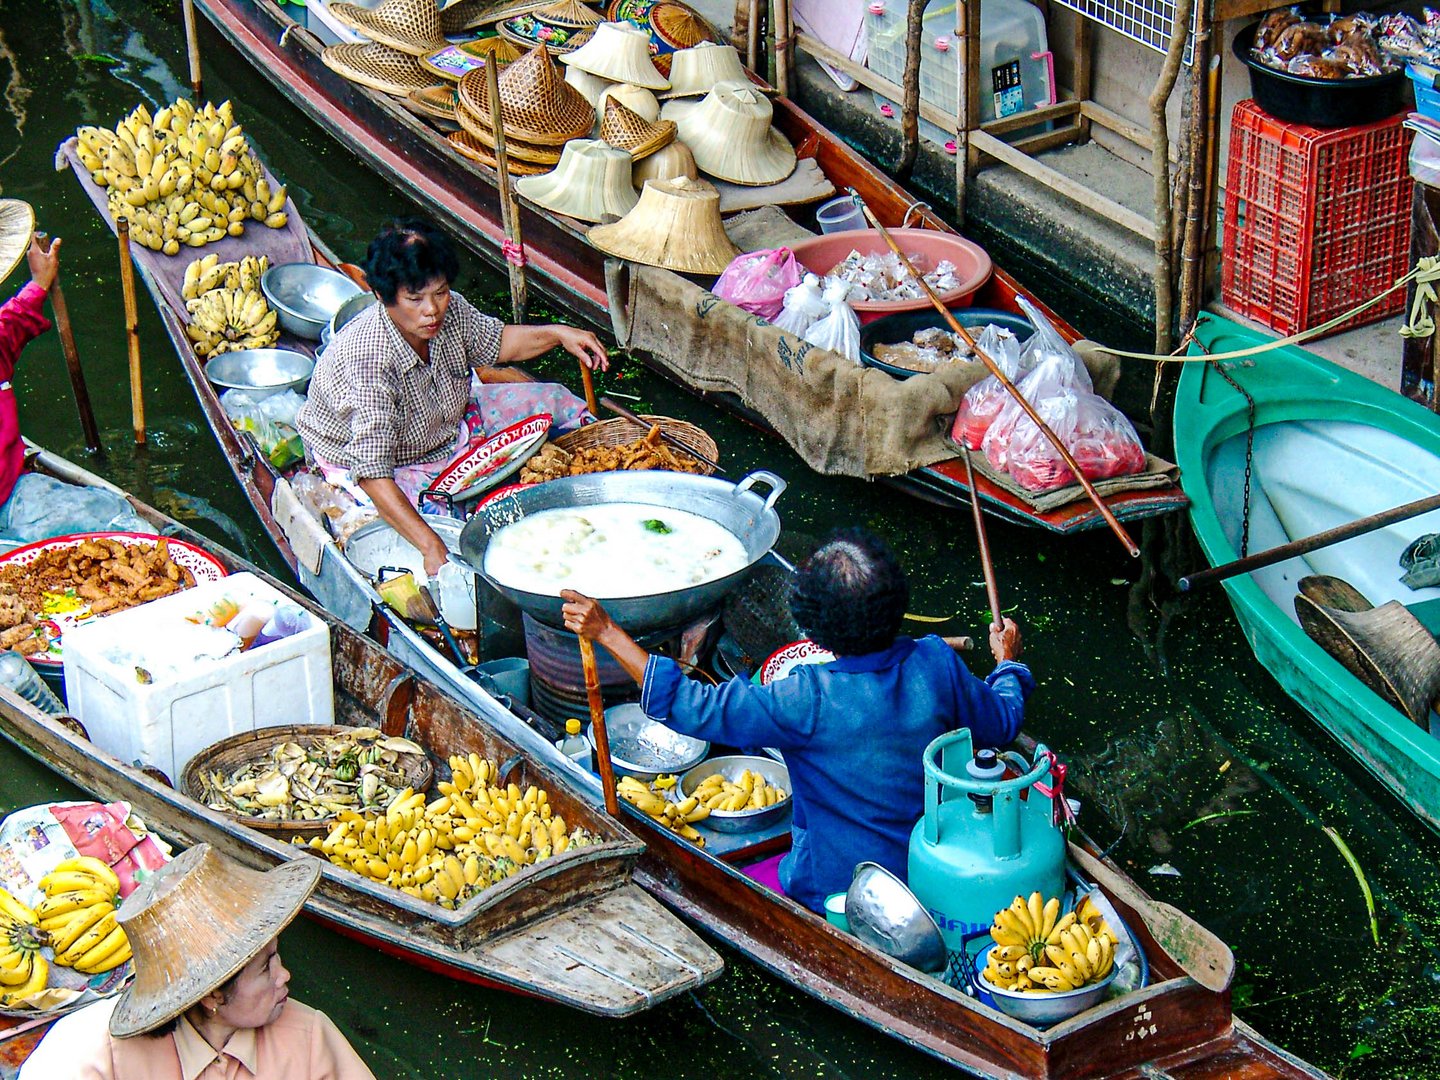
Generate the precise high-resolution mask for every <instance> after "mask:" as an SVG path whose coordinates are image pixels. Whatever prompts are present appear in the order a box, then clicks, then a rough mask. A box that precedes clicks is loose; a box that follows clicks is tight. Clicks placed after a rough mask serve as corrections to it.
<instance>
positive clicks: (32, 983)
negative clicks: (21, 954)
mask: <svg viewBox="0 0 1440 1080" xmlns="http://www.w3.org/2000/svg"><path fill="white" fill-rule="evenodd" d="M28 955H29V956H30V977H29V978H28V979H27V980H26V981H25V982H23V983H21V984H20V985H19V986H14V987H10V988H8V989H6V990H5V991H4V992H3V993H0V1005H4V1006H6V1007H10V1006H15V1005H19V1004H21V1003H23V1002H24V1001H25V999H26V998H28V997H31V996H32V995H34V994H38V993H39V992H40V991H41V990H44V989H45V984H46V983H47V982H49V981H50V964H49V962H48V961H46V959H45V957H43V956H41V955H40V954H39V953H30V954H28Z"/></svg>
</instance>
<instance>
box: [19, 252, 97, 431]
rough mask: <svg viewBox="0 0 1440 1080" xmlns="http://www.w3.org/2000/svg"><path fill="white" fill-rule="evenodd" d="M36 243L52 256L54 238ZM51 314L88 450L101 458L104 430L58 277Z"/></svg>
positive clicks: (54, 286)
mask: <svg viewBox="0 0 1440 1080" xmlns="http://www.w3.org/2000/svg"><path fill="white" fill-rule="evenodd" d="M35 240H36V242H37V243H39V245H40V250H41V251H44V252H46V253H47V254H48V253H49V251H50V238H49V237H48V236H46V235H45V234H44V233H36V234H35ZM50 310H51V311H53V312H54V313H55V330H56V332H57V333H58V334H59V335H60V350H61V352H63V353H64V354H65V370H66V371H67V372H68V373H69V375H70V390H71V392H72V393H73V394H74V396H75V408H76V409H78V410H79V411H80V429H81V430H82V431H83V432H84V433H85V446H86V449H88V450H89V451H90V452H91V453H92V454H98V453H99V452H100V450H101V447H100V428H99V426H98V425H97V424H96V423H95V408H94V406H92V405H91V404H90V391H89V389H88V388H87V387H86V385H85V372H84V371H83V370H81V367H80V350H79V349H77V348H76V347H75V328H74V327H72V326H71V325H70V309H69V307H67V306H66V304H65V293H64V291H63V290H62V289H61V288H60V278H59V276H58V275H57V276H56V278H55V284H54V285H51V286H50Z"/></svg>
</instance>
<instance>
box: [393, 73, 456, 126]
mask: <svg viewBox="0 0 1440 1080" xmlns="http://www.w3.org/2000/svg"><path fill="white" fill-rule="evenodd" d="M406 97H407V98H408V99H409V101H410V103H411V104H412V105H414V106H415V107H416V108H417V109H419V110H420V111H421V112H423V113H424V114H425V115H426V116H433V117H434V118H435V119H437V120H448V121H449V122H450V123H452V124H458V123H459V122H460V121H459V120H457V119H456V117H455V103H456V102H457V101H458V100H459V95H458V94H456V93H455V87H454V86H453V85H451V84H450V83H442V84H441V85H439V86H427V87H426V88H425V89H424V90H411V91H410V93H409V94H407V95H406Z"/></svg>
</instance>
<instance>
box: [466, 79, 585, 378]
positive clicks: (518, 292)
mask: <svg viewBox="0 0 1440 1080" xmlns="http://www.w3.org/2000/svg"><path fill="white" fill-rule="evenodd" d="M491 56H492V58H493V56H494V54H493V53H492V54H491ZM485 88H486V90H487V91H488V92H489V94H490V128H491V130H492V131H494V132H495V171H496V172H498V173H499V174H500V221H501V224H503V225H504V226H505V246H504V248H503V251H504V255H505V269H506V271H507V273H508V274H509V276H510V311H511V314H512V315H513V316H514V319H515V322H517V323H523V322H524V321H525V308H526V307H527V306H528V299H527V295H526V293H527V289H526V285H525V242H524V240H523V239H522V238H521V235H520V213H519V211H518V209H517V208H516V206H515V192H514V191H513V190H512V189H511V187H510V156H509V154H508V153H507V152H506V150H505V124H504V123H503V122H502V120H501V118H500V65H499V64H494V63H491V62H490V61H489V60H487V61H486V62H485ZM582 368H583V365H582Z"/></svg>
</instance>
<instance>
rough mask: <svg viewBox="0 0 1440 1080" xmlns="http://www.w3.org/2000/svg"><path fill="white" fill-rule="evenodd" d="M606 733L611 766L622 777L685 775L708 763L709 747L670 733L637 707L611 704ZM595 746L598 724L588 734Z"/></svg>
mask: <svg viewBox="0 0 1440 1080" xmlns="http://www.w3.org/2000/svg"><path fill="white" fill-rule="evenodd" d="M605 731H606V734H608V735H609V736H610V763H611V764H612V765H614V766H615V771H616V772H617V773H619V774H621V775H623V776H633V777H635V779H636V780H654V779H655V778H656V777H657V776H659V775H660V774H661V773H683V772H684V771H685V770H686V769H689V768H693V767H694V766H695V765H697V764H699V763H700V762H702V761H704V760H705V755H706V754H708V753H709V752H710V744H709V743H708V742H706V741H705V740H704V739H693V738H691V737H690V736H689V735H682V734H680V732H678V731H671V730H670V729H669V728H668V727H666V726H665V725H664V724H662V723H660V722H659V721H658V720H651V719H650V717H648V716H646V715H645V710H644V709H642V708H640V706H639V705H636V704H633V703H631V704H628V705H612V706H611V707H610V708H608V709H606V710H605ZM585 736H586V738H588V739H589V740H590V746H591V748H592V749H593V748H594V746H595V725H594V724H591V725H590V726H589V728H588V729H587V730H586V732H585Z"/></svg>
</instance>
